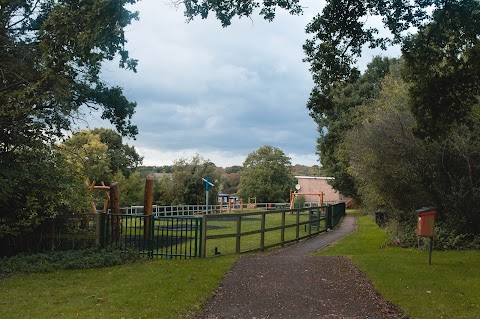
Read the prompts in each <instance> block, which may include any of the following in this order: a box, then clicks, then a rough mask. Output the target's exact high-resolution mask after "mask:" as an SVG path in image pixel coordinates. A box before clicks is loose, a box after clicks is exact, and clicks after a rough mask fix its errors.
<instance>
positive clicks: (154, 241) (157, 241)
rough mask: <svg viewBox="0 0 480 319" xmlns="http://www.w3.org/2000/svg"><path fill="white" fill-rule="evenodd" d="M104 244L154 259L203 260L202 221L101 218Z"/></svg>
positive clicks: (121, 216)
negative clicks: (195, 258)
mask: <svg viewBox="0 0 480 319" xmlns="http://www.w3.org/2000/svg"><path fill="white" fill-rule="evenodd" d="M102 216H103V222H102V225H103V230H102V233H103V234H104V236H102V237H103V240H102V244H103V245H106V246H114V247H121V248H122V249H126V250H127V249H130V250H132V249H133V250H138V252H139V253H140V255H142V256H145V257H149V258H153V257H159V258H169V259H171V258H194V257H199V256H200V251H201V244H202V241H201V238H200V236H201V229H202V226H201V225H202V219H201V218H200V217H194V216H168V217H158V216H153V215H150V216H148V215H134V214H110V213H109V214H102Z"/></svg>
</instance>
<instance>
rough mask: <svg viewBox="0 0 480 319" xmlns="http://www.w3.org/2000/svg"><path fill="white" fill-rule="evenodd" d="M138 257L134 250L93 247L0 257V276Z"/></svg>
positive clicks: (111, 263) (96, 265)
mask: <svg viewBox="0 0 480 319" xmlns="http://www.w3.org/2000/svg"><path fill="white" fill-rule="evenodd" d="M139 259H140V255H139V254H138V252H136V251H121V250H119V249H103V248H99V247H93V248H89V249H84V250H71V251H52V252H47V253H40V254H33V255H26V254H20V255H17V256H13V257H9V258H3V259H0V277H5V276H9V275H13V274H18V273H48V272H53V271H56V270H60V269H88V268H101V267H109V266H114V265H122V264H128V263H131V262H134V261H136V260H139Z"/></svg>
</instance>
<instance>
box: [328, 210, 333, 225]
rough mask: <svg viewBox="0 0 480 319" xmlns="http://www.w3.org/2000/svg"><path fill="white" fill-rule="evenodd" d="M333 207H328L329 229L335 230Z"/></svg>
mask: <svg viewBox="0 0 480 319" xmlns="http://www.w3.org/2000/svg"><path fill="white" fill-rule="evenodd" d="M332 220H333V206H332V205H328V206H327V229H328V228H330V229H331V228H333V222H332Z"/></svg>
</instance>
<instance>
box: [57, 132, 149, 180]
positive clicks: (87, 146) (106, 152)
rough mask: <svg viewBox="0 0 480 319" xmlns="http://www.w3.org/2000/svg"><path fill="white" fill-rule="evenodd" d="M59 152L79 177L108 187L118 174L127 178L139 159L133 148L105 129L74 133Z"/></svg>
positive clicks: (116, 134) (114, 133) (61, 146)
mask: <svg viewBox="0 0 480 319" xmlns="http://www.w3.org/2000/svg"><path fill="white" fill-rule="evenodd" d="M59 149H60V151H61V152H62V153H63V154H64V155H65V157H66V158H67V159H68V161H69V162H70V163H71V164H73V165H74V166H75V168H76V170H77V172H78V174H79V175H80V176H82V178H85V179H88V180H90V181H91V182H92V181H97V182H101V181H103V182H105V183H107V184H109V183H110V182H112V181H114V180H113V178H112V177H113V175H114V174H116V173H117V172H120V173H121V174H122V175H124V176H125V177H127V178H128V176H129V175H130V172H131V170H132V169H134V168H135V167H136V166H137V165H138V164H139V163H140V162H141V160H142V158H141V157H140V155H138V153H137V152H136V150H135V148H134V147H131V146H128V145H127V144H123V143H122V137H121V136H120V135H119V134H118V133H116V132H115V131H113V130H110V129H104V128H101V129H94V130H82V131H80V132H77V133H75V134H73V135H72V136H71V137H69V138H68V139H67V140H65V142H64V143H62V144H60V147H59ZM117 182H119V181H117Z"/></svg>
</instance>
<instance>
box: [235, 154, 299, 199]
mask: <svg viewBox="0 0 480 319" xmlns="http://www.w3.org/2000/svg"><path fill="white" fill-rule="evenodd" d="M294 185H295V178H294V176H293V174H292V163H291V162H290V158H289V157H288V156H286V155H285V153H283V151H282V150H281V149H279V148H276V147H272V146H270V145H265V146H262V147H260V148H259V149H258V150H256V151H254V152H252V153H250V154H248V155H247V158H246V159H245V161H244V162H243V170H242V173H241V176H240V185H239V187H240V190H239V192H238V193H239V195H240V196H241V197H242V198H244V199H246V198H248V197H256V198H257V202H263V203H266V202H285V201H288V200H289V194H290V190H291V189H292V188H293V186H294Z"/></svg>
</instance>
